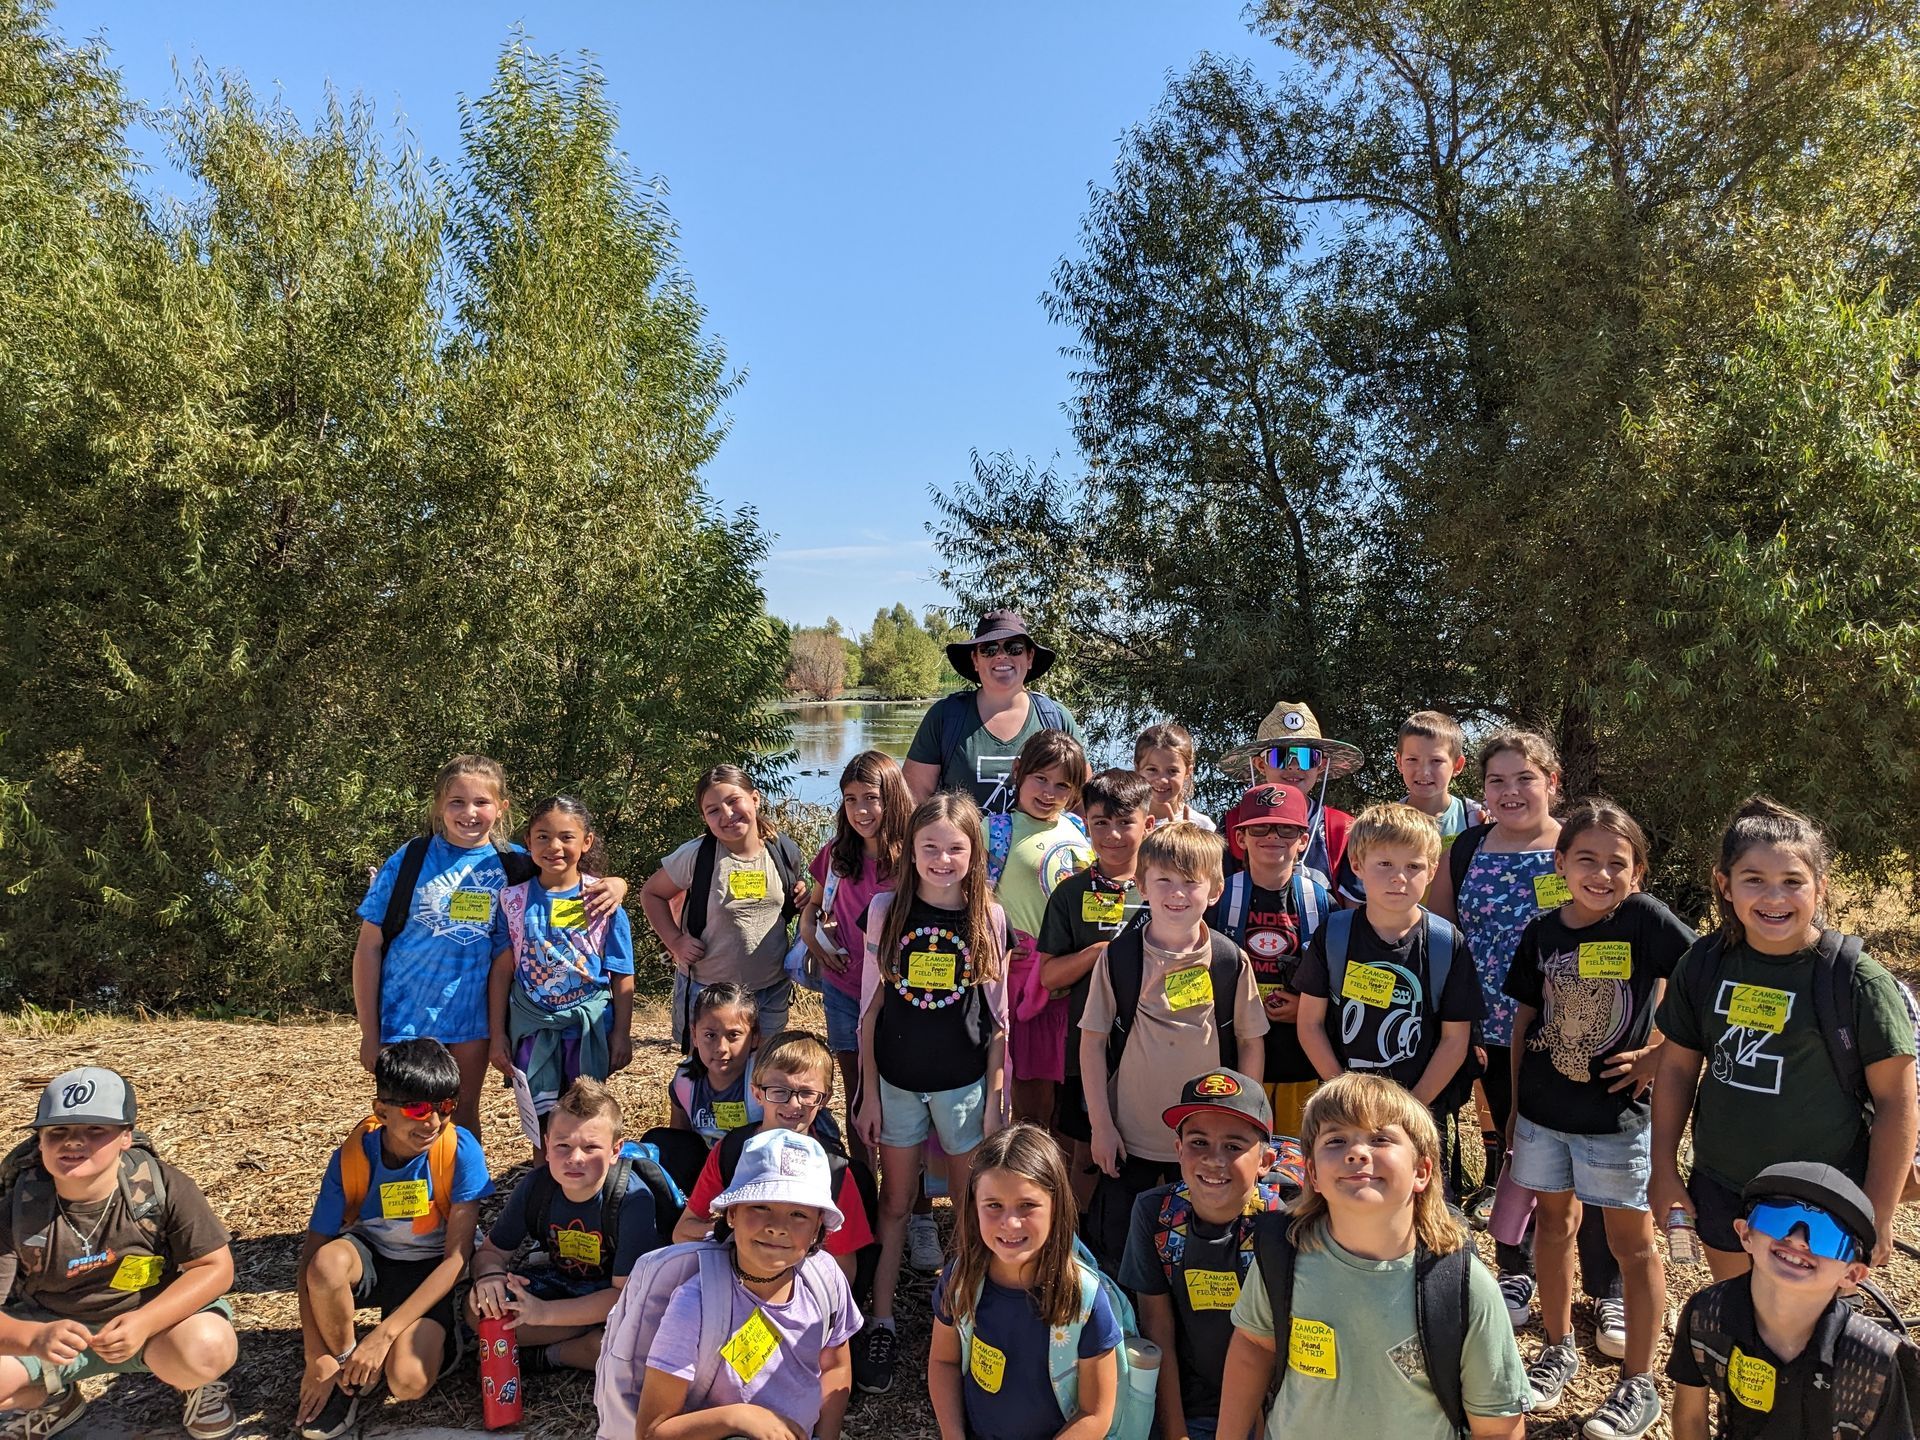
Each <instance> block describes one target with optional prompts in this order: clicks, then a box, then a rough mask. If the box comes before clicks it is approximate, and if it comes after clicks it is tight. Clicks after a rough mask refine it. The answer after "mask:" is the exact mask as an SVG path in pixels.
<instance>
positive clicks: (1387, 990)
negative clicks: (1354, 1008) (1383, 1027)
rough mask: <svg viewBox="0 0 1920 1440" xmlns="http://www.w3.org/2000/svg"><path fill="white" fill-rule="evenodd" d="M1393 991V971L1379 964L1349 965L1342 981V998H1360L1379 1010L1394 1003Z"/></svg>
mask: <svg viewBox="0 0 1920 1440" xmlns="http://www.w3.org/2000/svg"><path fill="white" fill-rule="evenodd" d="M1393 991H1394V979H1393V972H1392V971H1391V970H1385V969H1382V968H1381V967H1380V966H1378V965H1349V966H1348V967H1347V973H1346V975H1345V976H1344V977H1342V979H1341V982H1340V996H1341V998H1342V999H1345V1000H1358V1001H1359V1002H1360V1003H1361V1004H1362V1005H1371V1006H1373V1007H1374V1008H1375V1009H1378V1010H1385V1009H1386V1008H1387V1007H1388V1006H1390V1005H1392V1004H1393Z"/></svg>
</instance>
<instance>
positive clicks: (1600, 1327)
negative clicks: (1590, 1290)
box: [1593, 1295, 1627, 1360]
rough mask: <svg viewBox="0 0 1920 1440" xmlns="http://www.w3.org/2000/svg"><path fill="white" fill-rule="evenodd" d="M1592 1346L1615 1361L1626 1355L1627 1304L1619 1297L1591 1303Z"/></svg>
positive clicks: (1610, 1296) (1615, 1296) (1612, 1296)
mask: <svg viewBox="0 0 1920 1440" xmlns="http://www.w3.org/2000/svg"><path fill="white" fill-rule="evenodd" d="M1593 1344H1594V1348H1595V1349H1596V1350H1598V1351H1599V1352H1600V1353H1601V1354H1602V1355H1607V1356H1610V1357H1612V1358H1613V1359H1615V1360H1618V1359H1620V1358H1621V1357H1623V1356H1624V1355H1625V1354H1626V1353H1627V1302H1626V1301H1624V1300H1622V1299H1621V1298H1620V1297H1619V1296H1617V1295H1609V1296H1607V1298H1606V1299H1604V1300H1596V1301H1594V1302H1593Z"/></svg>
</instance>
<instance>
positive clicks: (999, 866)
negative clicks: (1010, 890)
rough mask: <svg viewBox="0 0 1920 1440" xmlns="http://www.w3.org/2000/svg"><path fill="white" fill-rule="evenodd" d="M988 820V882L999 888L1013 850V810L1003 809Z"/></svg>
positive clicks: (988, 817)
mask: <svg viewBox="0 0 1920 1440" xmlns="http://www.w3.org/2000/svg"><path fill="white" fill-rule="evenodd" d="M986 820H987V884H989V885H991V886H993V887H994V888H996V889H998V888H999V885H1000V877H1001V876H1002V875H1003V874H1005V873H1006V869H1007V856H1008V855H1010V854H1011V853H1012V852H1013V812H1012V811H1010V810H1002V811H1000V812H999V813H997V814H994V815H989V816H987V817H986Z"/></svg>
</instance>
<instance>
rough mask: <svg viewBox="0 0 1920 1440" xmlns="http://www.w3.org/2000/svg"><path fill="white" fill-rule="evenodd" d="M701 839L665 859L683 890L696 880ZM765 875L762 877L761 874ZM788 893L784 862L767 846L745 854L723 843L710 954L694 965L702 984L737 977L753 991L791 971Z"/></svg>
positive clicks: (717, 855) (717, 860) (711, 898)
mask: <svg viewBox="0 0 1920 1440" xmlns="http://www.w3.org/2000/svg"><path fill="white" fill-rule="evenodd" d="M699 851H700V842H699V841H698V840H689V841H688V842H687V843H686V844H684V845H682V846H681V847H680V848H679V849H678V850H675V851H674V852H673V853H672V854H671V855H669V856H667V858H666V859H664V860H662V861H661V862H660V868H661V869H662V870H665V871H666V872H667V878H668V879H669V880H671V881H673V883H674V884H675V885H677V886H679V887H680V888H681V889H682V890H686V889H689V888H690V887H691V886H692V885H693V862H694V858H695V856H697V855H698V854H699ZM755 877H759V878H757V879H756V878H755ZM786 902H787V892H786V890H785V888H784V887H782V885H781V884H780V867H779V866H777V865H775V864H774V863H773V851H772V849H771V848H769V847H768V846H766V845H762V846H761V847H760V853H759V854H758V855H755V856H753V857H751V858H749V859H742V858H741V857H740V856H738V855H735V854H734V853H733V852H732V851H730V850H728V849H727V847H726V846H724V845H721V846H718V847H717V848H716V849H715V851H714V856H713V888H712V889H710V890H709V891H708V892H707V928H706V932H705V933H704V934H702V935H701V936H700V938H701V939H702V940H704V941H705V942H706V945H707V953H706V955H705V956H704V957H703V958H702V959H701V961H700V963H699V964H698V965H696V966H694V967H693V980H694V983H695V984H696V985H717V984H719V983H720V982H721V981H723V980H731V981H733V982H734V983H735V984H736V985H744V986H746V987H747V989H749V990H764V989H766V988H767V986H769V985H772V984H775V983H777V982H778V981H779V980H780V979H781V977H782V976H784V975H785V974H786V959H787V930H786V927H785V926H784V925H782V924H781V923H780V911H781V907H783V906H784V905H785V904H786Z"/></svg>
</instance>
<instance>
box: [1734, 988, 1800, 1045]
mask: <svg viewBox="0 0 1920 1440" xmlns="http://www.w3.org/2000/svg"><path fill="white" fill-rule="evenodd" d="M1792 1008H1793V992H1792V991H1789V990H1774V989H1770V988H1769V987H1767V986H1765V985H1736V986H1734V987H1733V994H1732V996H1730V997H1729V998H1728V1001H1727V1023H1728V1024H1729V1025H1738V1026H1740V1027H1741V1028H1742V1029H1746V1030H1765V1031H1766V1032H1767V1033H1768V1034H1769V1035H1778V1034H1779V1033H1780V1032H1781V1031H1782V1030H1784V1029H1786V1028H1787V1014H1788V1012H1789V1011H1790V1010H1792Z"/></svg>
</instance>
